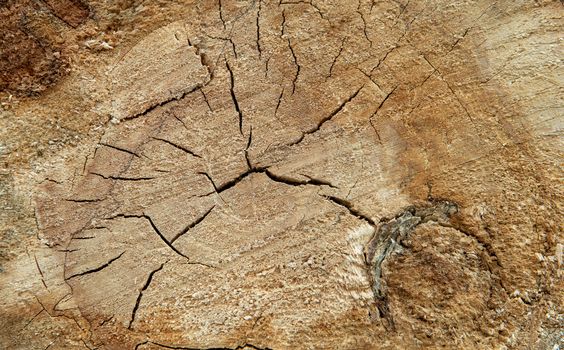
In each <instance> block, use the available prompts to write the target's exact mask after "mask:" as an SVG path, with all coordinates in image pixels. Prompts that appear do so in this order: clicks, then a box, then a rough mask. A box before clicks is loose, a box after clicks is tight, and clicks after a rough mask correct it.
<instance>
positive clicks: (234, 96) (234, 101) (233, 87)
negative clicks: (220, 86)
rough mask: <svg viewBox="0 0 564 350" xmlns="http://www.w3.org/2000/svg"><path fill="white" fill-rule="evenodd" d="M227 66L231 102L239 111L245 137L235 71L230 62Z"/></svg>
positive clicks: (241, 127) (240, 126)
mask: <svg viewBox="0 0 564 350" xmlns="http://www.w3.org/2000/svg"><path fill="white" fill-rule="evenodd" d="M225 65H226V66H227V70H228V71H229V78H230V80H229V81H230V86H229V92H230V93H231V100H233V105H234V106H235V110H236V111H237V115H238V116H239V132H240V133H241V135H243V112H242V111H241V107H240V106H239V101H237V96H236V95H235V77H234V75H233V70H232V69H231V66H230V65H229V62H227V61H225Z"/></svg>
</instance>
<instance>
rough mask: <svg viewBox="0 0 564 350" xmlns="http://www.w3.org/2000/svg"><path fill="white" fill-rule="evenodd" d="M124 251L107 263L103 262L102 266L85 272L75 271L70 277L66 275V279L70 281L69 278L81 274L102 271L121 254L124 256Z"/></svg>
mask: <svg viewBox="0 0 564 350" xmlns="http://www.w3.org/2000/svg"><path fill="white" fill-rule="evenodd" d="M124 253H125V250H124V251H123V252H121V254H119V255H118V256H116V257H114V258H112V259H110V260H109V261H108V262H107V263H105V264H103V265H100V266H98V267H96V268H93V269H90V270H86V271H83V272H79V273H75V274H74V275H71V276H70V277H65V280H66V281H68V280H70V279H72V278H75V277H80V276H84V275H88V274H90V273H94V272H98V271H101V270H103V269H105V268H106V267H108V266H110V265H111V264H112V263H113V262H114V261H116V260H117V259H119V258H121V256H122V255H123V254H124Z"/></svg>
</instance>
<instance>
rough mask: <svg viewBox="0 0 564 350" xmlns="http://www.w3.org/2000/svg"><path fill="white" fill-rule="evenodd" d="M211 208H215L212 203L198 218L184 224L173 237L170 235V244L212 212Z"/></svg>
mask: <svg viewBox="0 0 564 350" xmlns="http://www.w3.org/2000/svg"><path fill="white" fill-rule="evenodd" d="M213 208H215V205H213V206H212V207H211V208H209V209H208V210H207V211H206V212H205V213H204V214H203V215H202V216H200V217H199V218H197V219H196V220H194V221H193V222H191V223H190V224H188V226H186V227H185V228H184V229H183V230H182V231H180V232H179V233H177V234H176V235H175V236H174V237H172V239H171V240H170V244H173V243H174V241H176V240H177V239H178V238H180V237H182V236H184V235H185V234H186V233H187V232H188V231H190V230H191V229H193V228H194V227H196V226H197V225H198V224H199V223H201V222H202V221H204V220H205V218H206V217H207V216H208V215H209V214H210V213H211V212H212V210H213Z"/></svg>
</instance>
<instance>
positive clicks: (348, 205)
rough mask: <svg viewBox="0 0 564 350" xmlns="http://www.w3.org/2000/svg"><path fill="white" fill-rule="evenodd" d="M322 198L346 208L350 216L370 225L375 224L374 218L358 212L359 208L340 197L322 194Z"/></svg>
mask: <svg viewBox="0 0 564 350" xmlns="http://www.w3.org/2000/svg"><path fill="white" fill-rule="evenodd" d="M323 198H325V199H327V200H329V201H331V202H332V203H335V204H337V205H338V206H340V207H342V208H345V209H347V211H348V212H349V214H351V215H352V216H354V217H356V218H358V219H360V220H363V221H366V222H367V223H369V224H370V226H373V227H374V226H376V222H374V220H372V219H371V218H370V217H369V216H368V215H365V214H363V213H362V212H360V211H359V210H357V209H355V208H354V205H353V204H352V203H351V202H349V201H348V200H346V199H342V198H338V197H335V196H323Z"/></svg>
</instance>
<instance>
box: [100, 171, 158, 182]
mask: <svg viewBox="0 0 564 350" xmlns="http://www.w3.org/2000/svg"><path fill="white" fill-rule="evenodd" d="M90 174H92V175H96V176H100V177H101V178H104V179H106V180H119V181H146V180H153V179H155V178H154V177H152V176H141V177H125V176H113V175H103V174H100V173H96V172H91V173H90Z"/></svg>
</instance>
